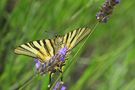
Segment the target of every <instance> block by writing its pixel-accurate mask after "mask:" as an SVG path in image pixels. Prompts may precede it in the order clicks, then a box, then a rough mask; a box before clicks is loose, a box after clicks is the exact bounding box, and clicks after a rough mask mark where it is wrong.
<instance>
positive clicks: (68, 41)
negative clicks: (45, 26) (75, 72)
mask: <svg viewBox="0 0 135 90" xmlns="http://www.w3.org/2000/svg"><path fill="white" fill-rule="evenodd" d="M90 32H91V30H90V29H89V28H78V29H76V30H73V31H71V32H69V33H66V34H65V35H62V36H60V35H57V36H56V37H55V38H53V39H42V40H36V41H31V42H28V43H24V44H22V45H20V46H18V47H17V48H15V50H14V52H15V53H16V54H20V55H26V56H30V57H33V58H36V60H37V61H36V66H37V68H38V72H39V73H42V74H45V73H47V72H49V73H50V82H51V76H52V73H55V72H56V71H57V70H59V71H60V72H61V73H62V72H63V70H62V67H63V66H64V65H65V58H66V57H67V56H68V55H69V54H70V53H71V50H72V49H73V48H74V47H75V46H76V45H78V43H79V42H80V41H82V40H83V39H84V38H85V37H86V36H88V35H89V34H90Z"/></svg>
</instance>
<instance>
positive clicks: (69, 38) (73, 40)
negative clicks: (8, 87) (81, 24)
mask: <svg viewBox="0 0 135 90" xmlns="http://www.w3.org/2000/svg"><path fill="white" fill-rule="evenodd" d="M90 32H91V30H90V29H88V28H79V29H76V30H74V31H71V32H69V33H67V34H65V35H64V37H63V38H64V39H63V43H64V45H66V47H67V48H68V49H69V50H71V49H72V48H74V47H75V46H76V45H77V44H78V43H79V42H80V41H81V40H83V39H84V38H85V37H86V36H88V34H90Z"/></svg>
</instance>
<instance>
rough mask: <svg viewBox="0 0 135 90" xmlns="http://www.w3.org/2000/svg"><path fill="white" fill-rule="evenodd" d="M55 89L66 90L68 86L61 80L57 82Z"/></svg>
mask: <svg viewBox="0 0 135 90" xmlns="http://www.w3.org/2000/svg"><path fill="white" fill-rule="evenodd" d="M53 90H66V87H65V86H64V85H63V84H62V83H61V82H57V83H56V85H55V87H54V88H53Z"/></svg>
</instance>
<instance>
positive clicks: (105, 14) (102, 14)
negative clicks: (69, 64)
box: [96, 0, 120, 23]
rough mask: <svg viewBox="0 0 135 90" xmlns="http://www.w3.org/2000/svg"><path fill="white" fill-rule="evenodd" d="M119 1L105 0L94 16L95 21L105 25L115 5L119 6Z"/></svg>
mask: <svg viewBox="0 0 135 90" xmlns="http://www.w3.org/2000/svg"><path fill="white" fill-rule="evenodd" d="M119 3H120V0H106V2H105V3H104V5H103V6H102V7H101V9H100V11H99V12H98V13H97V14H96V19H97V20H98V21H99V22H102V23H106V22H107V21H108V19H109V17H110V15H111V14H112V12H113V9H114V7H115V6H116V4H119Z"/></svg>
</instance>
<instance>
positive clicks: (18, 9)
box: [0, 0, 135, 90]
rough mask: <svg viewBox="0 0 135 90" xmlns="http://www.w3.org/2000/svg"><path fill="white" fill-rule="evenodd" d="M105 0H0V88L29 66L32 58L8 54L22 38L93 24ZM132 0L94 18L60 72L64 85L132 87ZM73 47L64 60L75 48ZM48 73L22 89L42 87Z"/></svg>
mask: <svg viewBox="0 0 135 90" xmlns="http://www.w3.org/2000/svg"><path fill="white" fill-rule="evenodd" d="M104 2H105V0H76V1H74V0H0V42H1V43H0V90H10V89H11V90H12V89H14V88H16V87H18V86H19V85H21V84H22V83H23V82H25V81H26V80H27V79H28V78H29V77H30V76H31V75H32V74H33V73H34V72H35V70H34V69H35V68H34V60H33V59H32V58H30V57H26V56H19V55H16V54H14V48H15V47H16V46H18V45H20V44H22V43H25V42H28V41H33V40H39V39H45V38H52V37H54V35H55V34H60V35H63V34H64V33H67V32H69V31H72V30H74V29H76V28H79V27H90V28H93V27H94V25H95V24H96V23H97V20H96V19H95V15H96V13H97V12H98V11H99V9H100V7H101V6H102V5H103V3H104ZM134 5H135V1H133V0H132V1H127V0H121V3H120V4H119V5H117V7H116V8H115V10H114V12H113V15H112V16H111V18H110V19H109V21H108V23H106V24H99V25H98V26H97V27H96V28H95V31H94V32H93V33H92V35H91V36H90V38H89V39H88V40H87V42H86V44H85V45H84V46H83V48H82V49H81V51H79V53H78V54H77V56H76V57H75V58H74V59H73V60H76V61H77V62H74V63H72V65H70V67H69V68H68V70H67V71H66V72H65V73H64V82H65V86H66V87H67V89H68V90H135V41H134V35H135V28H134V27H135V26H134V25H135V18H134V15H135V12H134ZM81 45H82V44H80V45H79V46H77V47H76V48H74V50H73V52H72V54H71V55H70V58H69V61H70V60H72V57H73V56H74V55H75V54H76V52H77V50H78V48H79V47H80V46H81ZM47 85H48V75H45V76H42V77H41V76H37V77H35V78H33V80H32V81H31V82H30V83H29V84H28V85H26V86H25V87H24V88H23V90H46V89H47Z"/></svg>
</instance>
